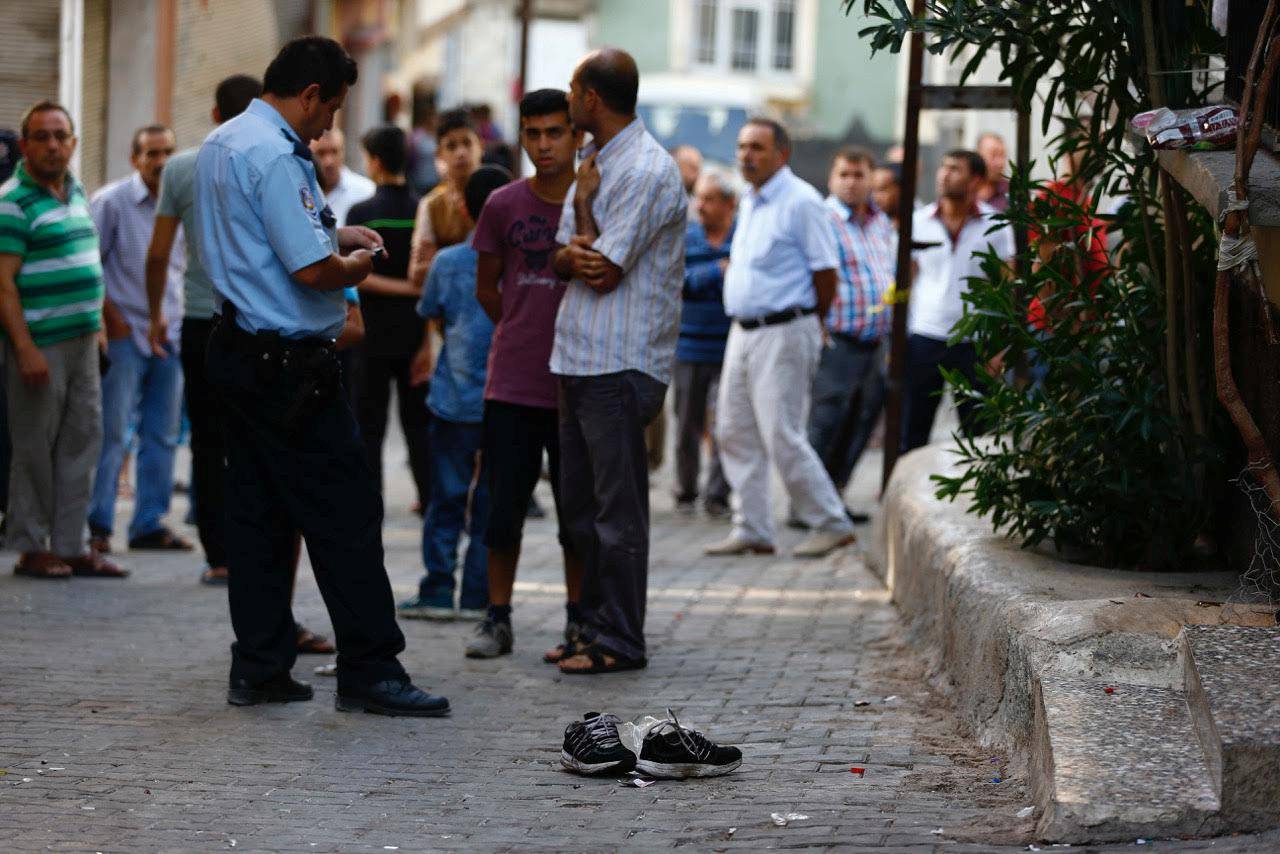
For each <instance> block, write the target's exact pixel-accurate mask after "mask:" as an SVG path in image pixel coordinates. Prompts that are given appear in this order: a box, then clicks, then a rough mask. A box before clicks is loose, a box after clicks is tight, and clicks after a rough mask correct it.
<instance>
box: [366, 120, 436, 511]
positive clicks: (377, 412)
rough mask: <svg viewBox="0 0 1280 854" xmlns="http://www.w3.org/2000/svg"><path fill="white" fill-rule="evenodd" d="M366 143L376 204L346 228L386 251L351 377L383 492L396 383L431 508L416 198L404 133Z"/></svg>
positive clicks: (421, 489) (413, 464)
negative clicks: (415, 364) (413, 263)
mask: <svg viewBox="0 0 1280 854" xmlns="http://www.w3.org/2000/svg"><path fill="white" fill-rule="evenodd" d="M360 144H361V146H362V147H363V148H364V155H365V172H366V173H367V174H368V175H369V177H370V178H372V179H373V181H374V183H375V184H377V185H378V189H377V190H376V191H375V192H374V194H373V198H371V199H367V200H366V201H363V202H357V203H356V204H354V205H352V206H351V211H350V213H348V214H347V224H348V225H363V226H365V227H366V228H372V229H373V230H374V231H376V232H378V234H380V235H381V236H382V240H383V243H384V244H385V245H386V247H387V252H386V254H385V255H383V256H381V257H375V258H374V259H373V273H372V274H371V275H370V276H369V278H367V279H365V280H364V281H363V282H361V283H360V304H361V308H362V309H363V311H364V323H365V338H364V342H363V343H361V344H360V345H359V346H358V347H356V348H355V358H354V364H353V371H352V372H353V374H354V382H353V384H352V388H353V396H354V398H355V400H354V405H355V411H356V420H357V421H358V422H359V423H360V435H361V436H362V438H363V439H364V446H365V454H366V457H367V459H368V460H369V466H370V468H372V469H373V471H374V472H375V473H376V474H377V476H378V484H379V486H381V484H382V440H383V437H384V436H385V435H386V432H387V407H388V405H389V404H390V397H391V384H392V383H395V386H396V399H397V400H398V401H399V406H400V425H401V427H402V429H403V430H404V440H405V444H406V445H407V446H408V448H409V467H410V468H411V469H412V470H413V480H414V483H415V484H416V485H417V488H418V498H419V502H425V501H426V497H427V495H428V493H429V491H430V487H429V485H430V480H429V479H428V473H429V471H430V455H429V451H428V443H427V426H428V421H429V419H430V415H429V414H428V412H427V386H426V385H421V386H417V387H415V386H413V385H412V384H411V383H410V380H409V363H410V361H412V359H413V354H414V352H415V351H416V350H417V349H418V344H419V342H420V341H421V339H422V322H421V321H420V320H419V319H418V315H417V313H416V312H415V310H414V306H415V305H416V304H417V301H418V297H419V296H420V294H421V287H422V283H421V282H411V281H410V280H409V238H410V237H411V236H412V234H413V218H414V214H415V213H416V211H417V208H418V195H417V193H415V192H414V191H413V189H412V188H411V187H409V186H408V185H407V184H406V183H405V177H404V167H405V157H406V153H407V150H408V149H407V145H406V140H405V135H404V131H402V130H400V128H398V127H395V126H394V125H384V126H382V127H376V128H374V129H373V130H371V131H369V132H368V133H366V134H365V135H364V137H363V138H362V139H361V140H360Z"/></svg>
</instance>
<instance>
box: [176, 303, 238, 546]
mask: <svg viewBox="0 0 1280 854" xmlns="http://www.w3.org/2000/svg"><path fill="white" fill-rule="evenodd" d="M212 329H213V321H212V320H199V319H197V318H193V317H188V318H184V319H183V321H182V378H183V383H184V385H183V393H184V394H185V395H186V396H187V418H188V420H189V421H190V422H191V472H192V474H191V481H192V482H191V495H192V497H193V499H194V501H195V510H196V530H197V531H198V532H199V534H200V546H201V548H203V549H204V559H205V560H206V561H208V563H209V566H226V565H227V550H226V547H225V545H224V541H225V537H226V533H225V532H224V531H223V526H222V522H223V518H224V517H225V515H226V508H225V507H224V506H223V505H224V504H225V502H226V494H227V491H226V477H227V474H226V457H227V446H226V443H225V442H224V441H223V437H222V417H221V415H220V414H219V412H218V405H217V403H216V401H215V400H214V396H213V390H212V389H211V388H210V387H209V378H208V373H207V368H206V367H205V363H206V361H207V359H208V354H209V332H210V330H212Z"/></svg>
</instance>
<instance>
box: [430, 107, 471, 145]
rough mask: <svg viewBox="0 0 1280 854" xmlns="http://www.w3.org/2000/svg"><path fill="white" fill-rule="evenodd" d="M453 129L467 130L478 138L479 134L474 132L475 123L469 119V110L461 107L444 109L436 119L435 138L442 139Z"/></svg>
mask: <svg viewBox="0 0 1280 854" xmlns="http://www.w3.org/2000/svg"><path fill="white" fill-rule="evenodd" d="M455 130H469V131H471V132H472V133H474V134H475V135H476V138H477V139H479V138H480V134H478V133H476V123H475V122H473V121H472V120H471V112H470V111H469V110H466V109H463V108H458V109H456V110H445V111H444V112H443V113H441V114H440V118H439V119H437V120H436V139H437V140H443V139H444V135H445V134H447V133H450V132H452V131H455Z"/></svg>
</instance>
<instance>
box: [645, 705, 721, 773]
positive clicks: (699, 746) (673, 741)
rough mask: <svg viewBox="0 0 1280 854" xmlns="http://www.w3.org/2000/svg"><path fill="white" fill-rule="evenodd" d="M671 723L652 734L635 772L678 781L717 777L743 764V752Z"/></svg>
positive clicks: (668, 722)
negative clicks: (691, 778) (689, 778)
mask: <svg viewBox="0 0 1280 854" xmlns="http://www.w3.org/2000/svg"><path fill="white" fill-rule="evenodd" d="M667 714H668V715H670V717H671V720H669V721H663V722H662V723H660V724H658V725H657V726H655V727H654V728H653V729H651V730H649V734H648V735H646V736H645V737H644V745H643V746H642V747H641V748H640V758H639V759H638V760H636V770H637V771H639V772H640V773H641V774H647V775H648V776H650V777H663V778H666V779H671V780H679V779H683V778H686V777H718V776H720V775H721V774H728V773H729V772H730V771H732V770H733V769H735V768H737V767H738V766H739V765H741V764H742V751H741V750H739V749H738V748H736V747H729V746H727V745H719V744H716V743H715V742H714V741H712V740H711V739H709V738H707V737H706V736H705V735H703V734H702V733H700V732H696V731H695V730H691V729H689V728H687V727H684V726H681V725H680V721H679V720H677V719H676V716H675V714H674V713H673V712H672V711H671V710H670V709H667Z"/></svg>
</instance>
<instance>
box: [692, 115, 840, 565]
mask: <svg viewBox="0 0 1280 854" xmlns="http://www.w3.org/2000/svg"><path fill="white" fill-rule="evenodd" d="M790 155H791V141H790V138H789V137H788V135H787V131H786V129H785V128H783V127H782V125H780V124H778V123H777V122H775V121H773V120H771V119H751V120H750V121H748V122H747V123H746V125H744V126H743V128H742V130H741V131H740V132H739V134H738V165H739V167H740V168H741V169H742V176H743V177H744V178H746V180H747V182H748V183H749V184H750V185H751V189H750V190H749V191H748V192H747V193H746V195H745V196H744V197H743V199H742V203H741V205H740V206H739V208H738V225H737V228H736V230H735V231H734V234H733V245H732V247H731V248H730V250H729V269H728V270H727V271H726V273H725V282H724V306H725V310H726V311H727V312H728V314H729V316H730V317H732V318H733V321H734V322H733V326H732V328H731V329H730V330H729V341H728V343H727V344H726V347H725V354H724V367H723V368H722V369H721V373H720V396H719V400H718V402H717V404H716V431H715V432H716V441H718V442H719V443H720V460H721V463H722V464H723V466H724V472H725V476H726V477H727V478H728V479H729V485H730V486H731V487H732V489H733V499H732V500H733V531H732V533H730V534H729V536H728V537H727V538H726V539H724V540H722V541H721V542H718V543H714V544H712V545H710V546H708V547H707V549H706V553H707V554H709V555H736V554H749V553H762V554H771V553H772V552H773V551H774V548H775V546H774V519H773V509H772V506H771V504H770V501H769V495H770V492H771V491H772V490H771V488H770V481H769V463H770V461H771V460H772V462H773V464H774V465H775V466H777V468H778V473H779V474H780V475H781V476H782V481H783V483H784V484H785V485H786V487H787V492H788V493H789V495H790V498H791V507H792V511H793V513H794V514H795V515H796V517H797V518H799V520H800V521H801V522H804V523H805V524H806V525H807V526H808V527H809V528H810V529H811V530H812V533H811V534H810V535H809V537H808V538H807V539H805V540H804V541H803V542H801V543H800V544H799V545H798V546H796V548H795V549H794V550H793V552H792V553H793V554H794V555H795V556H797V557H821V556H823V555H825V554H827V553H828V552H830V551H832V550H834V549H837V548H839V547H841V546H843V545H846V544H847V543H851V542H853V539H854V536H853V525H852V523H850V521H849V519H848V517H847V516H846V515H845V510H844V504H843V503H842V502H841V500H840V496H839V495H838V494H837V493H836V489H835V487H834V486H833V485H832V483H831V478H830V477H829V476H828V475H827V472H826V469H825V468H824V467H823V465H822V461H821V460H820V459H819V458H818V455H817V453H816V452H815V451H814V450H813V447H812V446H811V445H810V444H809V439H808V435H807V433H806V429H805V416H806V413H807V412H808V411H809V397H810V391H811V389H812V387H813V377H814V373H815V372H816V370H817V368H818V358H819V355H820V354H821V352H822V348H823V346H824V342H825V340H826V331H825V329H824V328H823V322H822V321H823V318H825V317H826V316H827V310H828V309H829V308H830V306H831V301H832V299H833V298H834V295H835V291H836V266H837V265H838V264H839V259H838V255H837V251H836V235H835V230H834V228H833V227H832V222H831V213H830V211H828V210H827V207H826V205H824V204H823V201H822V197H821V196H819V195H818V191H817V190H815V189H814V188H813V187H811V186H809V185H808V184H806V183H805V182H804V181H802V180H801V179H799V178H797V177H796V176H795V174H794V173H792V171H791V169H790V168H788V167H787V160H788V158H789V157H790Z"/></svg>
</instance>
